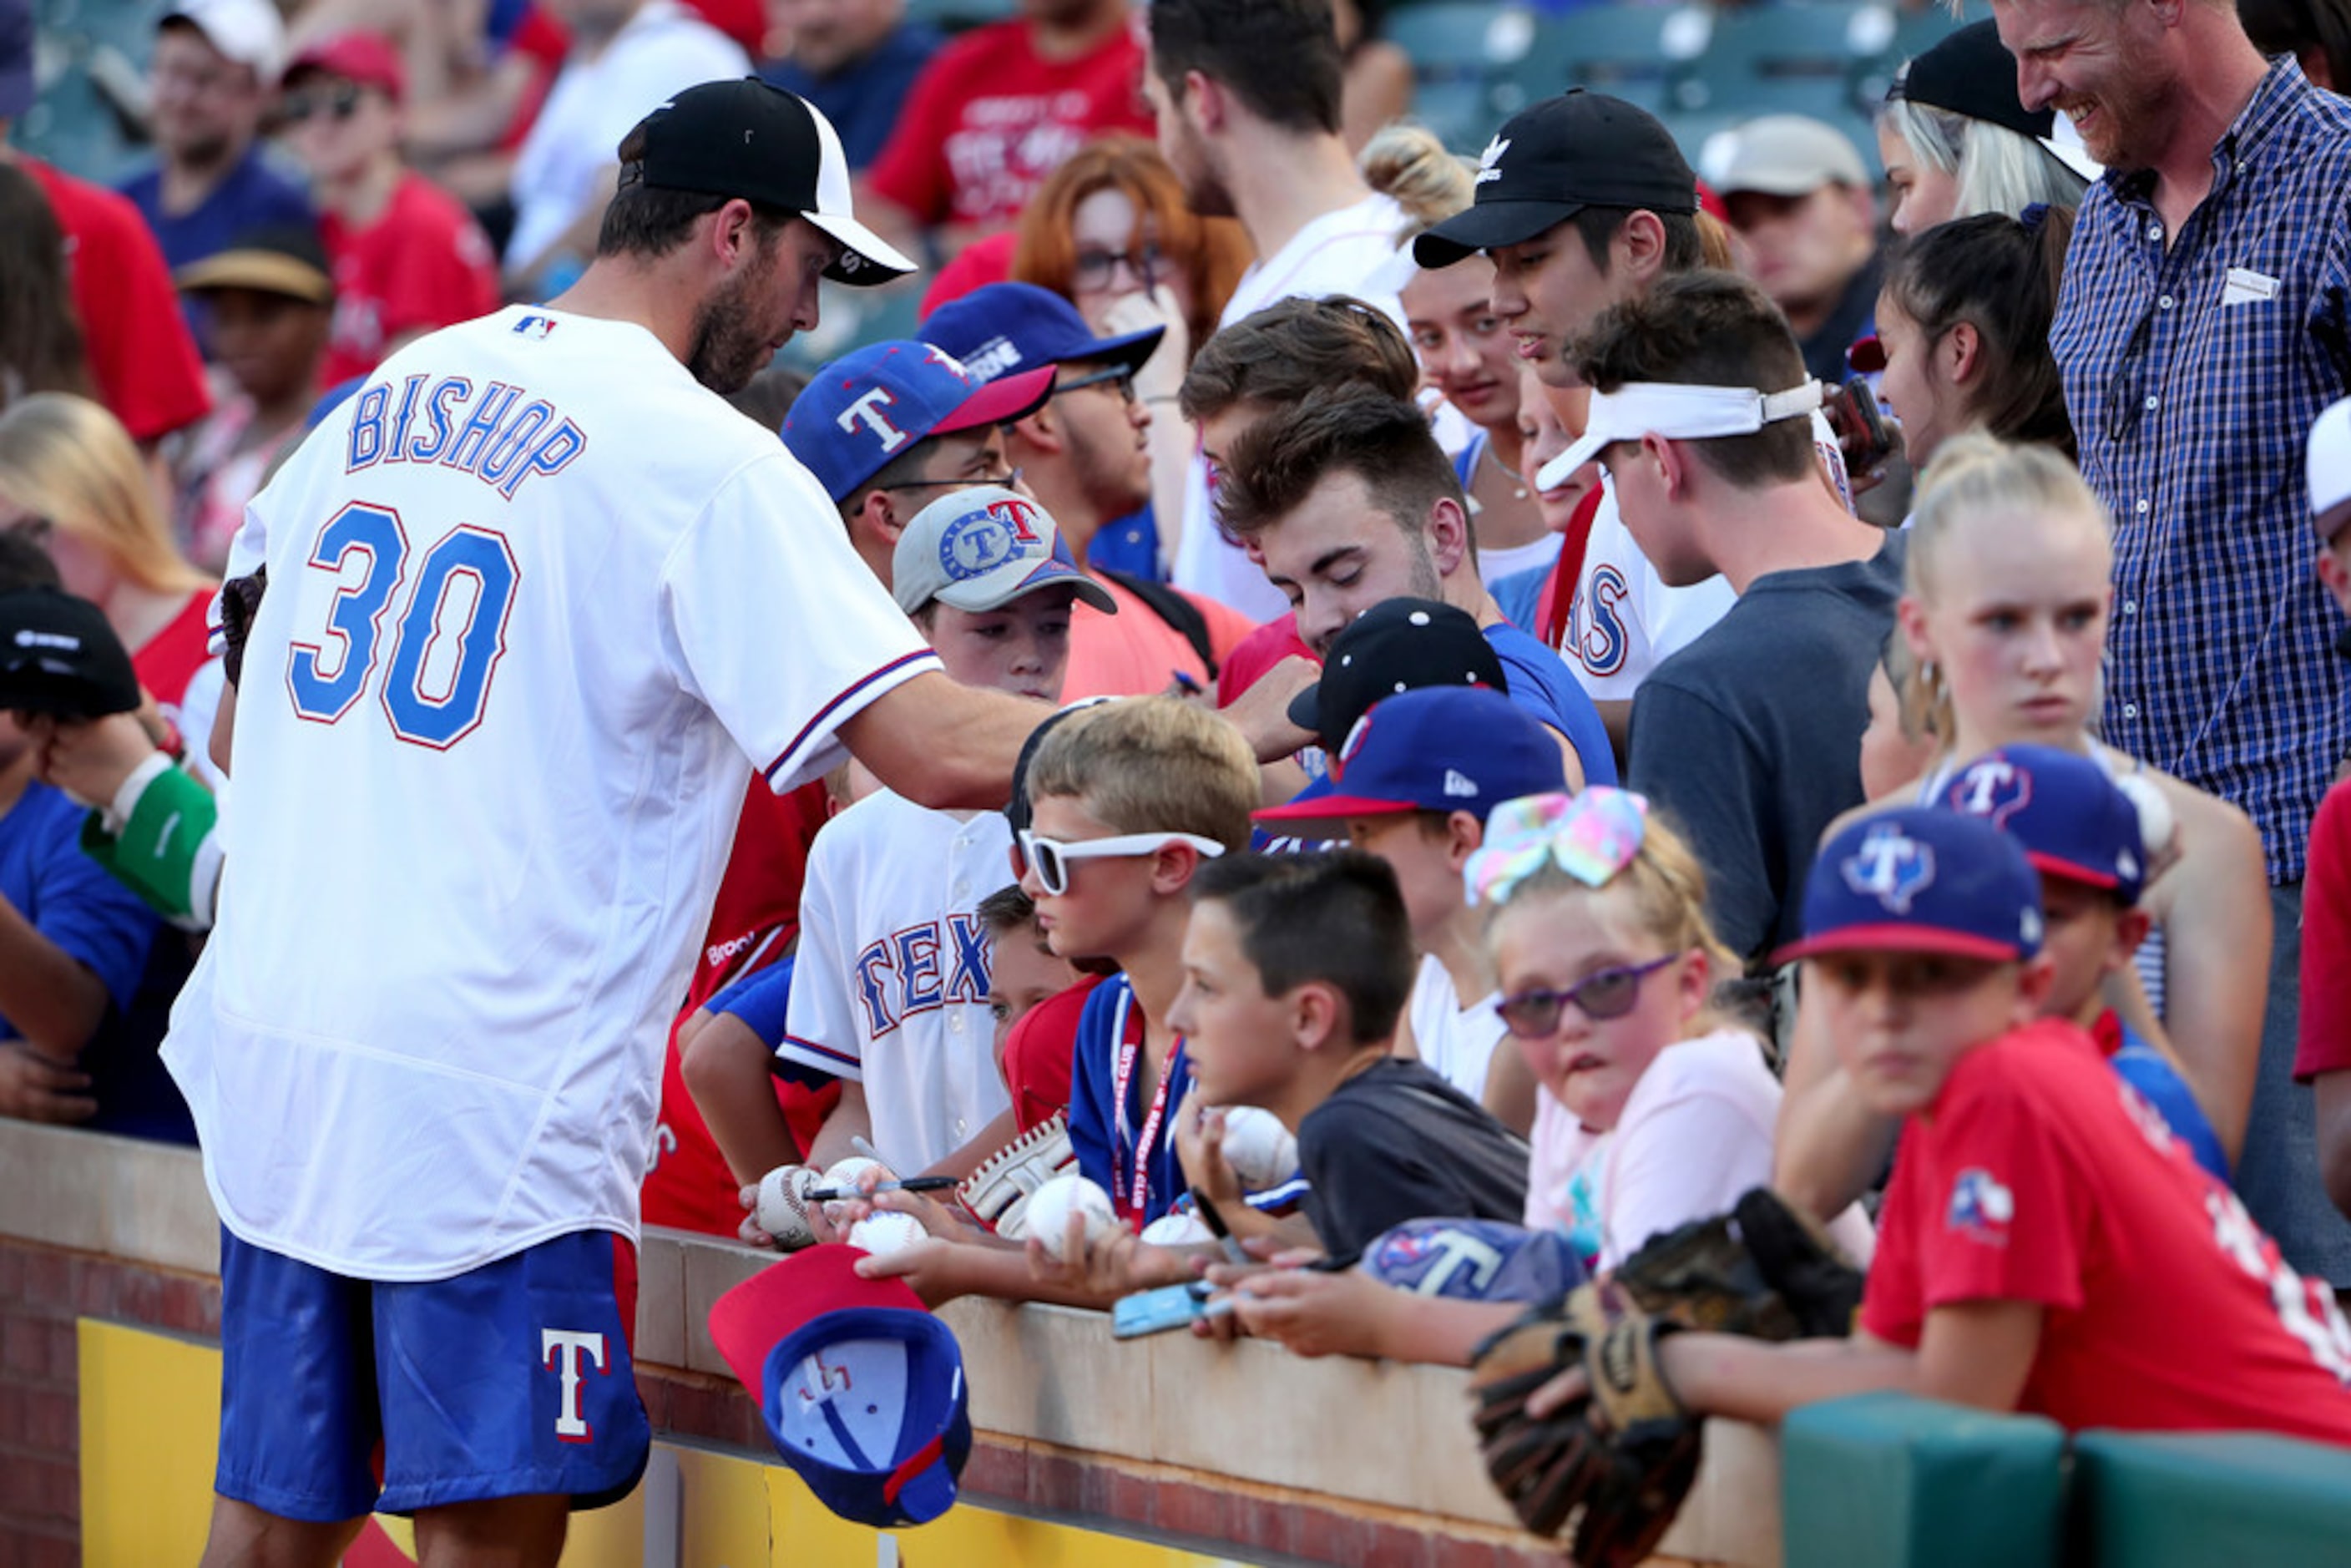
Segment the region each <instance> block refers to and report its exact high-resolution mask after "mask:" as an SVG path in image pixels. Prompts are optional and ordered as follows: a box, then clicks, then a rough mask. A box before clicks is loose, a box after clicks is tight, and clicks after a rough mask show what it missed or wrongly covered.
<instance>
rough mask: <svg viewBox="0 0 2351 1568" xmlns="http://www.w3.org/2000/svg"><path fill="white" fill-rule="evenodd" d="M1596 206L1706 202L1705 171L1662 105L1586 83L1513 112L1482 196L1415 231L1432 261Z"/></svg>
mask: <svg viewBox="0 0 2351 1568" xmlns="http://www.w3.org/2000/svg"><path fill="white" fill-rule="evenodd" d="M1586 207H1626V208H1635V209H1645V210H1646V211H1649V212H1653V213H1695V212H1697V211H1698V175H1697V173H1696V172H1694V171H1692V170H1691V168H1690V166H1689V160H1688V159H1687V158H1684V157H1683V156H1682V150H1681V148H1680V147H1679V146H1677V144H1676V143H1675V141H1674V137H1673V132H1672V131H1667V129H1666V128H1665V125H1664V124H1663V123H1662V122H1661V121H1660V120H1658V119H1657V117H1656V115H1654V114H1651V113H1649V112H1648V111H1647V110H1643V109H1639V108H1636V107H1635V106H1634V105H1632V104H1629V103H1626V102H1625V100H1624V99H1621V98H1610V97H1609V96H1608V95H1607V94H1605V93H1597V92H1586V91H1584V90H1583V89H1582V88H1577V89H1573V91H1570V92H1566V93H1562V95H1560V96H1559V97H1557V98H1548V99H1544V100H1543V101H1542V102H1541V103H1539V104H1536V105H1535V106H1534V107H1533V108H1532V109H1528V110H1520V112H1519V113H1517V114H1514V115H1512V116H1511V117H1510V120H1508V121H1507V122H1505V123H1504V125H1503V126H1502V129H1501V130H1500V131H1497V132H1495V134H1494V139H1493V141H1489V142H1488V143H1487V144H1486V151H1485V152H1484V153H1482V154H1481V155H1480V156H1479V160H1478V183H1477V189H1476V194H1475V196H1474V197H1473V204H1472V205H1471V206H1470V207H1469V209H1468V211H1466V212H1461V213H1456V214H1454V215H1453V216H1451V217H1449V218H1447V219H1446V220H1445V221H1444V222H1443V223H1441V224H1438V225H1437V226H1436V227H1434V228H1432V229H1430V230H1429V231H1428V232H1427V233H1426V234H1424V235H1421V236H1420V237H1419V238H1418V239H1416V240H1415V241H1413V244H1412V256H1413V259H1414V260H1415V261H1417V262H1418V263H1420V265H1421V266H1423V267H1450V266H1452V265H1453V264H1454V263H1455V262H1457V261H1460V260H1462V259H1463V258H1465V257H1467V256H1472V255H1474V254H1476V253H1477V252H1479V251H1481V250H1491V249H1493V248H1494V247H1495V246H1504V245H1519V244H1520V243H1522V242H1524V241H1527V240H1531V239H1532V238H1534V237H1535V236H1536V235H1539V234H1541V233H1542V232H1543V231H1544V230H1545V229H1547V228H1550V227H1551V226H1552V225H1554V224H1560V223H1564V222H1566V221H1567V220H1568V219H1569V218H1572V217H1573V216H1574V215H1575V214H1578V213H1580V212H1582V211H1583V209H1584V208H1586Z"/></svg>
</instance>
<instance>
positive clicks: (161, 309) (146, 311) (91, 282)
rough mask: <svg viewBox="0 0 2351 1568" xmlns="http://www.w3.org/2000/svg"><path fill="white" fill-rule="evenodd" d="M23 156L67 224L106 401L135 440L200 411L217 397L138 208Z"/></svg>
mask: <svg viewBox="0 0 2351 1568" xmlns="http://www.w3.org/2000/svg"><path fill="white" fill-rule="evenodd" d="M17 162H18V165H19V166H20V167H21V168H23V169H24V171H25V172H26V173H28V174H30V175H31V176H32V177H33V178H34V179H36V180H37V181H39V182H40V185H41V189H42V191H43V192H44V193H46V194H47V196H48V199H49V210H50V211H51V212H53V213H55V214H57V227H58V228H60V229H62V230H63V231H64V232H65V236H66V250H67V257H66V259H67V263H68V266H69V267H70V268H71V270H72V275H73V277H72V281H73V301H74V313H75V314H76V315H78V316H79V317H80V318H81V332H82V340H83V342H84V343H85V344H86V345H87V346H88V349H89V373H90V379H91V380H93V381H95V382H97V383H98V395H99V399H100V401H102V402H104V403H105V404H106V406H107V407H108V408H110V409H112V410H113V411H114V417H115V418H117V419H119V420H120V421H121V422H122V423H123V427H124V428H125V429H127V430H129V431H130V432H131V437H132V439H134V440H138V441H153V440H155V439H157V438H158V437H161V436H165V435H169V434H172V432H173V431H175V430H178V429H180V428H181V427H182V426H183V425H189V424H193V423H195V422H196V421H197V420H199V419H202V418H203V417H204V413H205V412H206V411H207V410H209V409H210V408H211V407H212V403H213V400H212V394H211V393H210V392H207V391H205V390H204V361H203V360H201V359H200V358H198V357H197V354H196V340H194V339H193V338H192V337H190V336H189V335H188V323H187V319H185V318H184V317H183V316H182V315H181V314H180V297H179V295H178V294H177V293H175V292H174V291H173V290H172V274H171V270H170V269H169V268H168V267H165V266H164V265H163V253H162V251H161V250H160V249H158V248H157V247H156V245H155V236H154V235H152V234H151V233H149V232H148V229H147V223H146V220H145V219H143V218H141V216H140V215H139V209H138V208H137V207H134V206H132V205H131V203H130V202H129V201H128V200H127V199H126V198H124V197H122V196H119V195H117V194H115V193H113V192H112V191H106V190H100V189H99V187H98V186H96V185H93V184H90V183H88V182H86V181H82V180H77V179H75V178H74V177H73V176H72V175H70V174H63V173H59V172H57V170H55V169H52V168H50V167H49V166H48V165H47V163H44V162H41V161H40V160H39V159H37V158H26V157H21V156H20V157H19V158H18V160H17Z"/></svg>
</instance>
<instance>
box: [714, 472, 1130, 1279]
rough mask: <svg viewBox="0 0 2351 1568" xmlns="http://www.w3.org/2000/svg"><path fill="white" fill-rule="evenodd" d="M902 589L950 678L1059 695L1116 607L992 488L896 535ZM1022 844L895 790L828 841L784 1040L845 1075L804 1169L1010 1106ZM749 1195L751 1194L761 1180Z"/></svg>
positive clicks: (913, 1154)
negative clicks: (1008, 957) (1004, 1033)
mask: <svg viewBox="0 0 2351 1568" xmlns="http://www.w3.org/2000/svg"><path fill="white" fill-rule="evenodd" d="M892 582H893V593H894V594H895V595H896V597H897V601H898V605H899V608H900V609H902V610H904V611H905V612H906V613H907V614H909V615H911V616H913V617H914V624H915V625H916V626H917V627H919V628H920V629H921V631H922V633H923V636H924V638H925V640H926V641H927V642H928V643H930V645H931V647H932V648H933V649H934V650H935V652H936V653H938V655H939V659H940V662H941V664H943V666H944V667H945V668H946V672H947V674H950V675H952V676H954V677H955V678H956V680H958V681H961V682H963V683H964V684H965V685H974V686H982V685H984V686H993V687H995V688H996V689H997V690H998V691H1006V692H1010V693H1012V694H1013V695H1017V696H1022V697H1027V698H1029V699H1031V700H1032V701H1036V702H1040V703H1045V704H1049V705H1050V704H1054V703H1056V702H1058V701H1059V699H1060V696H1061V674H1062V671H1063V669H1064V668H1065V667H1066V666H1067V664H1069V657H1070V611H1071V605H1072V604H1073V603H1074V602H1075V601H1078V600H1080V599H1082V600H1084V601H1086V602H1087V603H1088V604H1091V605H1092V606H1093V607H1094V608H1095V609H1097V610H1100V609H1102V608H1104V607H1105V606H1107V605H1110V604H1111V603H1112V601H1111V598H1110V595H1108V594H1107V593H1105V592H1103V591H1102V589H1101V587H1100V586H1098V585H1097V584H1095V583H1094V582H1092V581H1091V580H1088V579H1087V578H1086V576H1085V575H1084V574H1083V573H1082V572H1081V571H1080V570H1078V567H1077V563H1076V562H1075V561H1074V560H1073V559H1071V557H1070V551H1069V547H1068V546H1067V545H1065V544H1064V543H1062V542H1061V534H1060V531H1059V530H1058V529H1057V528H1055V527H1054V525H1053V519H1052V518H1051V517H1048V516H1047V515H1046V514H1045V510H1044V508H1043V507H1040V506H1038V505H1037V503H1036V502H1034V501H1032V500H1029V498H1028V497H1024V496H1019V495H1016V494H1014V493H1013V492H1012V491H1010V490H1006V489H1002V488H999V487H998V486H981V487H980V488H977V489H973V490H964V491H959V492H957V493H956V494H955V495H952V496H946V497H941V498H940V499H938V500H936V501H934V502H932V503H931V504H930V505H929V506H927V507H924V508H923V509H922V510H921V511H920V512H918V513H916V514H915V516H914V518H913V519H912V520H911V521H910V522H908V523H907V525H906V528H905V531H904V533H902V534H901V535H899V537H898V546H897V551H896V555H895V558H894V559H893V564H892ZM1113 613H1115V611H1114V610H1113ZM1046 711H1050V709H1040V714H1041V713H1043V712H1046ZM1011 849H1012V830H1011V829H1010V827H1008V825H1007V824H1006V821H1005V819H1004V813H1003V812H1001V811H978V812H972V811H933V810H925V809H924V808H923V807H921V806H918V805H916V804H914V802H913V801H911V800H907V799H905V798H904V796H902V795H899V794H897V793H895V792H893V791H892V790H888V789H883V790H878V791H876V792H875V793H873V794H872V795H869V796H867V797H866V798H865V799H864V800H860V801H858V802H857V804H855V805H854V806H852V807H850V808H849V810H846V811H843V812H842V813H841V815H840V816H838V817H835V818H834V819H833V820H832V821H830V822H828V823H826V824H825V827H824V831H822V832H820V833H819V834H818V835H817V838H816V847H815V848H814V849H812V850H811V851H810V853H809V872H808V885H807V888H806V890H805V891H804V892H803V893H802V894H801V895H800V945H799V962H798V965H797V967H795V968H794V970H793V973H792V996H791V1005H790V1009H789V1012H788V1013H787V1015H786V1019H785V1025H784V1038H783V1039H782V1040H780V1041H779V1042H778V1044H777V1045H776V1048H775V1053H776V1056H777V1057H778V1059H779V1060H780V1061H781V1063H782V1065H783V1067H784V1068H785V1069H786V1070H788V1071H793V1072H795V1073H809V1074H816V1075H821V1076H824V1077H831V1078H837V1079H839V1080H841V1103H840V1104H839V1105H838V1106H836V1107H835V1108H834V1110H833V1112H832V1114H831V1115H830V1116H828V1117H827V1118H826V1119H825V1124H824V1130H823V1131H822V1132H821V1133H820V1134H818V1135H817V1138H816V1140H815V1142H814V1143H813V1144H812V1145H810V1148H809V1149H808V1150H807V1151H806V1155H807V1159H806V1163H808V1164H809V1165H810V1166H815V1167H817V1168H818V1169H820V1170H821V1169H823V1168H824V1167H825V1166H830V1165H831V1164H833V1163H834V1162H835V1161H837V1160H840V1159H841V1158H843V1157H845V1156H846V1155H850V1154H852V1153H853V1152H854V1145H852V1138H857V1137H863V1138H865V1139H867V1140H868V1141H870V1142H871V1143H872V1145H873V1146H874V1147H876V1148H878V1149H880V1150H881V1151H882V1154H883V1158H885V1159H886V1160H888V1161H889V1162H890V1165H891V1166H892V1168H893V1169H894V1170H896V1171H898V1172H900V1173H901V1174H902V1175H906V1176H912V1175H914V1174H915V1173H916V1172H918V1171H923V1170H927V1169H929V1168H931V1167H932V1166H935V1165H937V1164H938V1163H939V1162H940V1161H941V1160H943V1159H946V1157H947V1156H948V1155H953V1154H955V1153H956V1152H957V1151H958V1150H960V1149H962V1148H964V1146H965V1145H967V1144H970V1143H971V1142H972V1140H973V1139H974V1138H975V1137H977V1135H978V1134H979V1133H980V1131H981V1129H983V1128H985V1127H987V1125H988V1124H989V1123H991V1122H992V1121H994V1120H995V1119H996V1117H997V1116H998V1115H999V1114H1000V1113H1003V1112H1004V1111H1005V1110H1006V1109H1007V1108H1008V1105H1009V1103H1010V1102H1009V1100H1008V1098H1007V1096H1006V1093H1005V1089H1004V1084H1003V1081H1002V1080H1001V1079H1000V1078H999V1077H998V1074H997V1071H996V1058H995V1050H994V1046H995V1027H994V1019H993V1016H992V1015H991V1014H990V1012H989V1010H988V1006H987V993H988V970H989V962H988V952H987V949H988V939H987V928H986V927H985V926H984V925H982V924H981V922H980V918H979V915H978V913H977V906H978V904H979V901H980V900H981V899H982V898H983V897H985V896H986V895H987V894H988V893H989V892H991V891H992V890H993V889H994V888H995V887H996V886H997V885H998V883H1000V882H1001V880H1002V878H1003V876H1004V872H1005V868H1006V866H1008V864H1009V863H1010V861H1009V856H1010V852H1011ZM770 1099H771V1100H772V1097H770ZM787 1135H789V1134H787ZM976 1152H977V1154H978V1155H985V1154H988V1153H990V1152H992V1150H990V1149H988V1148H985V1147H983V1148H980V1149H978V1150H977V1151H976ZM953 1174H955V1175H958V1176H961V1175H965V1174H967V1172H965V1171H960V1170H958V1171H956V1172H954V1173H953ZM747 1191H749V1192H751V1193H752V1194H753V1197H754V1199H755V1200H756V1197H757V1188H748V1189H747ZM745 1239H747V1240H753V1239H763V1238H758V1237H757V1236H755V1234H754V1233H753V1231H751V1230H749V1229H747V1230H746V1232H745Z"/></svg>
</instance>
